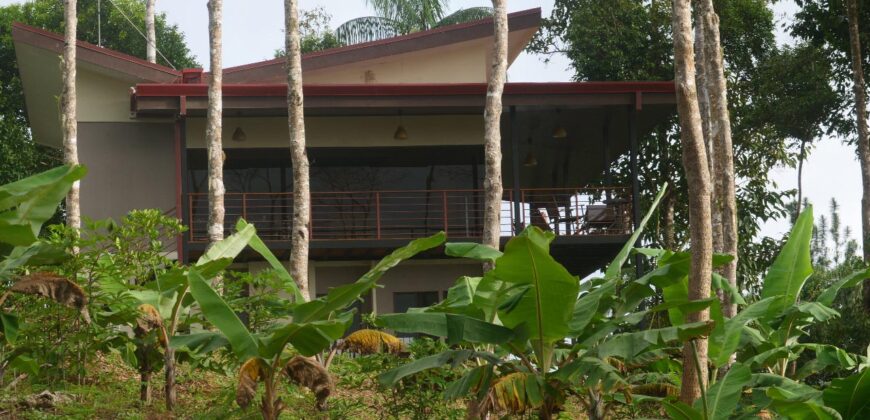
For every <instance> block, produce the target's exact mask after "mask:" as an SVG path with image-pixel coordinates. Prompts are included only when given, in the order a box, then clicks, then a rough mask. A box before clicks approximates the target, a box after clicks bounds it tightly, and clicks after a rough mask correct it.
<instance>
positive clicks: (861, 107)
mask: <svg viewBox="0 0 870 420" xmlns="http://www.w3.org/2000/svg"><path fill="white" fill-rule="evenodd" d="M846 15H847V16H848V19H849V44H850V51H851V54H852V89H853V92H854V94H855V120H856V122H857V125H858V160H859V161H860V162H861V185H862V187H863V190H864V194H863V195H862V196H861V234H862V236H861V239H862V241H861V245H862V246H863V248H864V261H870V137H868V130H867V93H866V90H865V89H866V86H864V64H863V63H862V61H861V60H862V57H861V37H860V32H859V30H858V29H859V28H858V2H857V1H856V0H847V1H846ZM864 310H865V311H867V312H870V279H865V280H864Z"/></svg>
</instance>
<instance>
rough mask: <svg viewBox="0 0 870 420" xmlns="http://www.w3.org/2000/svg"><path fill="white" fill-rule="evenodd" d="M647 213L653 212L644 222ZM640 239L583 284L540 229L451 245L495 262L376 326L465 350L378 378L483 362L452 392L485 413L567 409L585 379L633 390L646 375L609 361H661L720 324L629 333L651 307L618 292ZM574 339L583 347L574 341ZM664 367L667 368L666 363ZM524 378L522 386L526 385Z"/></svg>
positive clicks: (605, 389) (603, 388)
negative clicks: (495, 243)
mask: <svg viewBox="0 0 870 420" xmlns="http://www.w3.org/2000/svg"><path fill="white" fill-rule="evenodd" d="M660 198H661V194H659V196H658V198H657V200H658V199H660ZM651 212H652V210H651ZM648 219H649V215H647V217H646V218H644V220H643V221H642V222H643V223H642V225H641V226H642V227H643V225H644V224H645V223H646V221H647V220H648ZM638 235H639V233H638ZM634 239H636V236H635V237H632V238H631V239H630V240H629V243H628V245H626V248H625V249H624V252H620V253H619V254H618V255H617V257H616V258H615V259H614V261H613V263H611V265H610V266H609V268H608V271H607V272H606V273H605V277H604V278H602V279H592V280H588V281H587V282H585V283H580V280H579V279H578V278H577V277H574V276H571V275H570V274H568V272H567V271H566V270H565V268H564V267H562V266H561V264H559V263H558V262H556V261H555V260H554V259H553V258H552V257H551V256H550V255H549V244H550V241H551V240H552V235H548V234H546V233H544V232H542V231H540V230H539V229H537V228H536V227H528V228H526V230H524V231H523V232H522V233H521V234H520V235H518V236H516V237H514V238H511V239H510V240H509V241H508V243H507V245H506V246H505V252H504V253H503V254H500V255H499V254H497V253H496V251H495V250H492V251H488V252H485V251H484V250H483V249H482V248H481V247H470V246H468V245H466V244H463V245H448V247H447V249H448V253H451V254H454V255H464V256H468V257H470V258H473V259H478V260H479V259H487V260H488V259H491V258H493V257H494V264H495V267H494V268H493V269H492V270H491V271H489V272H487V273H486V274H485V275H484V277H483V278H482V279H471V278H467V277H465V278H461V279H459V281H458V282H457V285H456V286H454V287H453V288H451V289H450V290H449V291H448V296H447V299H446V300H445V301H444V302H442V303H440V304H436V305H433V306H430V307H428V308H423V309H422V310H421V311H419V312H409V313H406V314H392V315H383V316H380V317H378V323H379V325H381V326H384V327H387V328H391V329H394V330H396V331H398V332H408V333H427V334H433V335H436V336H440V337H443V338H444V339H445V341H446V342H447V343H449V344H453V345H458V346H459V347H458V348H453V349H450V350H446V351H443V352H441V353H439V354H437V355H432V356H428V357H424V358H420V359H417V360H414V361H412V362H410V363H408V364H406V365H403V366H401V367H398V368H395V369H392V370H389V371H387V372H385V373H383V374H381V375H380V377H379V380H380V382H381V383H382V384H384V385H388V386H393V385H395V384H396V383H397V382H398V381H399V380H402V379H403V378H406V377H409V376H411V375H414V374H418V373H419V372H424V371H426V370H428V369H432V368H437V367H440V366H445V365H450V366H452V367H458V366H463V365H466V366H468V365H470V366H476V367H475V368H474V369H470V370H467V373H466V374H465V375H464V376H463V377H462V378H461V379H459V380H457V381H454V382H453V383H452V384H450V386H449V387H448V390H447V391H446V392H445V396H447V397H449V398H458V397H463V396H466V397H470V398H471V399H472V400H473V401H475V403H474V404H482V405H481V409H482V410H484V411H485V412H492V411H500V410H506V411H508V412H513V413H519V412H522V411H525V410H527V409H535V410H538V411H539V412H540V416H542V417H549V416H552V415H554V414H555V413H556V412H558V411H560V410H561V407H562V405H563V404H564V401H565V398H566V395H568V394H567V393H568V392H569V389H571V388H573V387H578V386H579V387H581V389H583V390H584V391H583V392H580V395H590V398H593V399H605V398H607V399H610V401H613V399H612V398H613V397H612V396H613V394H615V393H619V392H621V391H626V392H628V389H629V388H630V386H631V381H632V380H635V379H636V380H642V379H640V378H631V379H628V378H624V377H623V374H624V373H625V372H623V371H622V370H620V369H617V368H615V367H614V366H613V365H612V364H611V363H615V364H619V365H622V366H624V365H625V364H628V363H633V364H639V365H646V364H647V363H655V362H657V361H659V360H661V358H662V357H666V353H665V350H664V349H665V347H666V344H667V343H673V342H679V341H680V340H684V339H686V338H688V337H694V336H698V335H705V334H708V333H709V330H710V328H711V327H712V325H711V324H704V323H700V324H686V325H681V326H673V327H666V328H661V329H653V330H648V331H640V332H623V331H622V330H623V328H624V327H626V326H631V325H635V324H637V323H638V322H639V321H640V320H642V319H643V317H644V315H645V314H646V313H647V312H646V311H644V312H641V313H634V312H631V311H633V310H635V309H636V306H637V304H638V303H639V302H640V300H639V299H633V298H632V295H633V294H634V293H636V292H635V291H636V289H635V288H632V287H625V288H623V289H622V291H618V290H617V287H616V286H617V285H621V284H622V282H623V278H622V274H621V266H622V264H623V263H624V262H625V260H626V259H627V257H628V253H629V251H630V249H631V246H632V245H631V244H632V243H633V241H634ZM625 302H633V304H631V303H630V304H628V305H625V304H624V303H625ZM684 304H686V305H691V304H693V303H690V302H685V303H684ZM706 304H707V305H709V302H707V303H706ZM676 306H679V305H672V306H670V307H671V308H673V307H676ZM666 309H667V308H666V307H664V306H663V307H661V308H657V309H655V310H653V311H660V310H666ZM569 337H570V338H573V339H574V342H575V343H576V344H574V345H573V346H566V345H565V342H564V340H565V339H566V338H569ZM482 349H487V350H486V351H485V350H482ZM504 355H511V356H513V357H510V358H505V357H504ZM662 367H663V369H664V372H663V373H666V372H667V369H668V367H667V365H664V366H662ZM520 384H523V385H522V389H523V392H519V391H518V389H519V388H518V387H520ZM511 390H513V391H511ZM587 404H588V405H590V406H591V405H592V403H591V402H588V403H587Z"/></svg>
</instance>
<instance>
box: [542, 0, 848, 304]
mask: <svg viewBox="0 0 870 420" xmlns="http://www.w3.org/2000/svg"><path fill="white" fill-rule="evenodd" d="M714 7H715V11H716V12H717V14H718V15H719V18H720V30H721V38H722V48H723V54H724V64H725V66H726V68H725V74H726V77H727V79H728V102H729V111H730V115H731V123H732V133H733V142H734V156H735V157H734V159H735V172H736V174H735V176H736V178H737V179H740V180H741V182H739V183H738V186H737V192H736V194H737V202H738V204H737V208H738V226H739V229H740V231H739V238H740V244H739V246H738V249H739V255H738V257H739V258H738V264H739V267H738V270H739V276H738V278H739V279H741V281H742V284H741V285H740V286H741V289H743V290H749V291H756V290H757V288H758V284H760V281H761V277H762V275H763V273H764V272H765V270H766V268H767V267H768V266H769V262H770V261H769V260H768V258H769V257H770V256H771V255H773V254H775V253H776V251H777V244H776V242H775V241H773V240H771V239H768V238H758V237H757V236H758V233H759V230H760V227H761V225H762V224H763V223H764V222H766V221H768V220H772V219H776V218H782V217H785V216H787V215H788V213H787V208H786V204H787V202H788V199H789V196H790V194H791V192H789V191H780V190H778V189H777V188H776V186H775V185H774V184H773V183H772V181H771V179H770V178H769V174H770V173H771V170H772V169H773V168H775V167H778V166H793V165H795V164H796V161H797V158H798V155H799V154H800V144H799V142H796V141H795V140H796V138H794V137H793V136H796V135H798V134H800V135H802V138H803V137H806V136H810V135H812V136H815V135H816V134H818V127H819V126H818V121H819V118H820V117H825V118H828V117H830V116H831V115H835V114H838V113H836V112H830V111H831V109H832V104H831V99H832V97H831V90H830V88H829V87H828V86H827V83H826V80H825V74H828V73H829V72H830V68H829V67H828V66H827V65H826V63H825V60H824V59H823V57H820V56H819V52H818V50H817V49H815V48H809V47H807V48H803V47H801V48H795V49H793V50H792V49H786V50H782V51H780V50H779V49H778V48H777V46H776V43H775V39H774V30H775V22H774V14H773V12H772V10H771V2H768V1H766V0H717V1H714ZM670 10H671V4H670V3H668V2H663V1H642V0H613V1H607V2H602V1H597V0H557V1H556V2H555V3H554V6H553V12H552V14H551V15H550V16H549V17H547V18H545V19H544V21H543V23H542V29H541V31H539V32H538V34H537V35H536V36H535V38H534V39H533V41H532V43H531V44H530V46H529V50H530V51H531V52H534V53H538V54H542V55H543V56H544V57H545V59H546V57H548V56H549V55H552V54H564V55H565V56H567V57H568V59H569V60H570V63H571V66H572V68H573V70H574V79H575V80H579V81H586V80H673V77H674V70H673V42H672V40H671V16H670ZM783 74H789V77H786V78H783V77H781V75H783ZM792 75H794V77H792ZM795 115H800V116H801V117H800V118H795ZM679 138H680V133H679V127H678V124H677V121H676V118H671V119H668V120H666V121H663V122H662V123H661V124H659V125H658V126H656V127H653V128H652V129H651V131H650V132H649V133H648V135H646V136H644V137H643V138H641V142H640V149H639V155H640V156H645V157H647V158H646V159H641V161H640V162H639V165H640V168H639V174H640V175H639V176H638V178H639V179H640V182H641V191H642V192H643V193H642V194H641V202H642V204H643V205H644V206H647V205H648V203H649V201H650V200H651V198H652V197H653V195H654V192H655V191H657V188H658V186H659V185H661V184H662V183H664V182H668V183H670V184H671V185H673V187H674V189H673V190H672V191H670V192H669V193H668V196H667V197H666V199H665V201H664V203H663V205H662V212H661V213H660V214H657V215H656V217H655V219H654V224H656V225H657V228H656V229H650V230H649V231H647V234H646V239H649V240H650V242H651V243H652V244H653V245H655V246H659V247H663V248H670V249H671V250H677V249H681V248H683V247H684V246H686V245H688V224H687V223H688V207H687V204H686V203H688V199H687V195H686V194H687V185H686V183H685V179H684V177H683V171H682V165H681V161H680V156H681V149H680V143H679ZM813 139H814V137H811V138H809V139H808V140H810V141H811V140H813ZM631 179H632V174H631V170H630V168H629V166H628V159H619V160H617V164H616V170H615V173H614V177H613V182H614V183H617V184H619V183H623V184H626V185H627V184H629V183H630V182H631ZM670 208H673V211H674V214H675V217H674V219H673V225H669V224H668V220H667V218H665V215H666V214H668V213H670V210H669V209H670ZM671 229H673V232H674V235H673V238H671V235H670V234H669V233H670V232H671ZM755 241H757V242H755Z"/></svg>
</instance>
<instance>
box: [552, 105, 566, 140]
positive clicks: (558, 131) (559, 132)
mask: <svg viewBox="0 0 870 420" xmlns="http://www.w3.org/2000/svg"><path fill="white" fill-rule="evenodd" d="M559 114H560V111H559V108H556V128H554V129H553V138H554V139H564V138H567V137H568V131H567V130H565V127H562V124H560V123H559Z"/></svg>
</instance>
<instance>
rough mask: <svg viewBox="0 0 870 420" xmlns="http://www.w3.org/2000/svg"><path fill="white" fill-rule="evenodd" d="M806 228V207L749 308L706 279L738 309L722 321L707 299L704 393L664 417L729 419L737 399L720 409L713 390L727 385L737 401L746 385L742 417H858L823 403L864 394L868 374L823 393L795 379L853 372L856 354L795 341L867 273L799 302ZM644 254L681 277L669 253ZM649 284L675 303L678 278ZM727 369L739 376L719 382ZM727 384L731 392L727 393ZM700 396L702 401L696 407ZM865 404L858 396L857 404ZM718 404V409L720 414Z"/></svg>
mask: <svg viewBox="0 0 870 420" xmlns="http://www.w3.org/2000/svg"><path fill="white" fill-rule="evenodd" d="M812 229H813V215H812V207H808V208H807V209H806V210H804V212H803V213H802V214H801V215H800V216H799V217H798V219H797V220H796V222H795V225H794V227H793V229H792V231H791V233H790V235H789V237H788V240H787V241H786V244H785V245H784V246H783V249H782V250H781V251H780V253H779V255H778V256H777V257H776V259H775V260H774V262H773V264H772V265H771V267H770V269H769V270H768V273H767V275H766V276H765V278H764V283H763V287H762V291H761V295H760V296H759V299H758V300H757V301H755V302H753V303H751V304H747V303H746V302H745V301H744V299H743V298H742V296H741V295H740V294H739V292H738V291H737V290H733V289H731V288H729V287H728V286H727V282H725V281H724V280H723V279H722V278H721V277H718V276H715V275H714V278H713V284H714V289H719V290H721V291H722V292H724V293H728V294H729V295H730V296H731V297H732V301H734V302H736V303H738V304H739V305H741V307H742V309H741V310H740V311H739V312H738V313H737V314H736V315H735V316H734V317H732V318H730V319H726V318H724V317H723V316H722V311H721V308H720V305H719V300H718V299H713V302H712V304H711V311H710V312H711V318H712V319H713V320H714V323H715V328H714V329H713V330H712V332H711V334H710V336H709V349H708V357H709V362H710V364H711V365H712V368H713V369H711V377H710V378H709V380H710V383H711V384H712V385H710V389H709V390H708V391H707V392H706V393H705V396H706V397H705V398H702V399H701V400H699V401H698V402H697V403H696V404H695V406H694V407H689V406H686V405H684V404H681V403H676V402H673V403H672V402H666V403H665V407H666V409H667V410H668V412H669V414H670V415H671V417H674V418H693V419H694V418H698V419H712V420H718V419H726V418H731V417H732V416H733V415H734V412H735V409H736V407H737V404H738V400H739V399H735V398H728V399H726V403H727V404H725V405H723V404H721V403H720V401H719V398H718V397H719V396H720V394H719V393H720V392H721V391H723V390H725V389H726V388H728V389H730V392H728V393H727V394H728V395H732V394H733V393H735V392H736V393H737V395H738V396H739V393H740V392H742V391H743V387H744V386H748V387H750V388H751V389H752V392H753V400H752V402H751V404H745V407H744V409H743V410H742V412H743V413H744V415H746V416H755V415H757V414H758V413H759V412H761V411H762V410H767V411H773V412H776V413H778V414H780V415H782V416H785V417H795V416H797V417H799V418H825V419H833V418H840V417H842V418H861V417H855V416H856V415H857V414H856V413H859V412H861V410H858V409H856V407H855V406H854V402H853V403H848V404H847V403H842V404H839V405H836V404H835V405H830V404H828V401H829V400H830V401H833V400H840V401H842V400H844V399H847V397H846V395H847V394H849V390H851V391H854V392H856V393H860V392H864V393H865V394H864V395H867V394H866V392H868V389H867V387H868V385H865V384H864V383H862V380H866V379H870V377H868V376H863V374H861V373H858V374H856V375H853V377H851V378H852V379H850V380H848V381H847V380H837V381H835V384H836V386H834V384H832V386H831V388H830V389H829V390H825V391H824V392H823V391H821V390H817V389H815V388H813V387H811V386H809V385H806V384H804V383H801V382H800V381H801V380H803V379H805V378H806V377H808V376H809V375H812V374H814V373H817V372H819V371H821V370H824V369H839V370H845V371H849V370H855V369H858V361H859V360H860V358H859V357H858V356H856V355H852V354H849V353H847V352H846V351H844V350H843V349H840V348H838V347H836V346H833V345H829V344H823V343H806V342H802V341H801V338H802V337H803V336H805V335H806V329H807V327H809V326H810V325H812V324H814V323H819V322H825V321H827V320H830V319H832V318H834V317H837V316H839V314H838V313H837V312H836V311H835V310H834V309H832V308H831V306H830V305H831V304H832V303H833V301H834V299H835V297H836V295H837V293H839V292H840V290H842V289H847V288H851V287H855V286H856V285H858V284H859V283H860V282H861V281H862V280H863V279H864V278H867V277H868V276H870V270H859V271H857V272H855V273H853V274H852V275H849V276H847V277H845V278H843V279H841V280H839V281H836V282H834V283H833V284H831V285H830V286H829V287H828V288H827V289H826V290H824V291H823V292H822V293H821V295H820V296H819V297H818V298H817V299H816V300H815V301H809V302H801V301H800V300H799V296H800V292H801V289H802V288H803V286H804V283H805V282H806V281H807V279H808V278H809V277H810V276H811V275H812V273H813V269H812V264H811V257H810V241H811V239H812ZM647 253H648V254H649V255H654V256H656V257H658V258H659V267H658V268H657V269H656V270H655V271H656V272H659V273H665V272H669V273H680V274H682V272H683V270H684V269H685V267H684V266H683V265H682V263H681V259H680V258H678V257H677V255H676V254H672V255H669V254H668V253H665V252H658V253H656V252H653V251H648V252H647ZM719 258H721V257H719ZM675 277H676V276H675ZM651 282H652V283H656V284H657V286H659V287H660V290H661V293H662V295H663V296H664V298H665V302H669V301H670V302H679V301H680V300H681V299H683V298H684V296H686V293H687V281H686V278H684V277H681V276H680V277H679V278H678V281H668V282H662V281H656V280H652V281H651ZM683 315H684V314H682V313H679V312H678V311H676V310H674V309H671V310H670V312H669V316H670V321H671V323H672V324H679V323H681V322H683V320H684V317H683ZM738 349H739V351H738ZM804 352H809V353H811V354H813V356H815V357H814V358H811V359H810V360H809V361H808V362H805V363H803V364H802V365H801V366H799V367H798V366H796V363H797V360H798V358H799V356H801V354H802V353H804ZM732 355H736V360H737V363H734V364H733V365H731V366H730V367H728V365H729V363H730V362H731V360H732ZM725 367H728V370H727V371H726V373H725V375H724V376H723V377H722V378H718V376H719V375H717V370H718V369H720V368H725ZM735 370H738V371H739V377H740V381H737V382H736V383H728V384H723V383H722V382H724V381H726V380H730V379H732V378H733V377H734V371H735ZM865 372H866V371H865ZM744 377H745V378H744ZM717 379H718V381H717ZM868 383H870V382H868ZM732 386H733V387H735V388H733V389H731V388H732ZM862 386H863V388H862ZM850 387H851V389H850ZM853 396H854V395H853ZM704 399H706V400H707V404H702V403H703V402H704V401H703V400H704ZM866 400H867V398H866V397H865V398H864V400H860V399H859V400H857V401H866ZM864 406H865V407H866V404H864ZM722 407H725V409H724V410H721V409H720V408H722ZM807 416H809V417H807Z"/></svg>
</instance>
